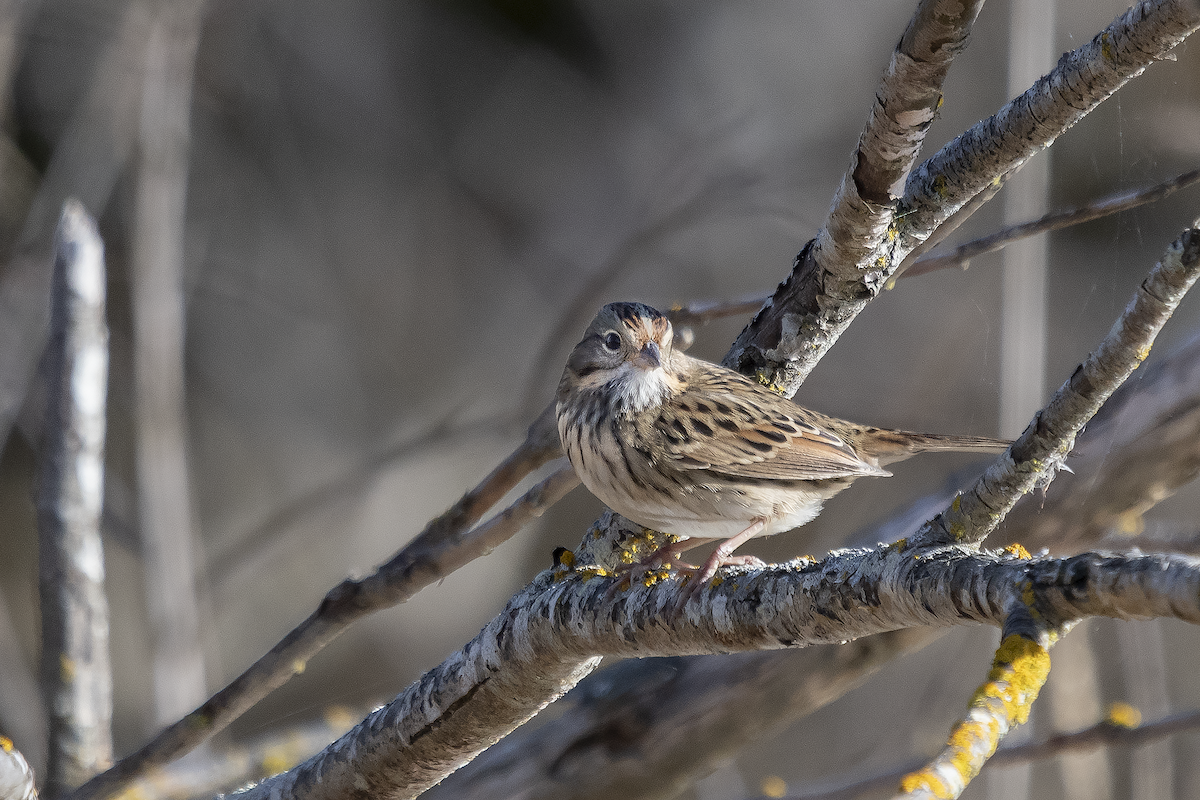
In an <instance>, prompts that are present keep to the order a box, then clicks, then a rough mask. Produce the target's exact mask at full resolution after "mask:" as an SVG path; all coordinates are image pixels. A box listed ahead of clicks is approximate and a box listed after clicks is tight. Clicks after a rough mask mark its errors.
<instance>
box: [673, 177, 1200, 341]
mask: <svg viewBox="0 0 1200 800" xmlns="http://www.w3.org/2000/svg"><path fill="white" fill-rule="evenodd" d="M1197 182H1200V170H1192V171H1191V172H1185V173H1183V174H1182V175H1177V176H1175V177H1174V178H1169V179H1167V180H1165V181H1162V182H1160V183H1156V184H1154V185H1153V186H1147V187H1145V188H1142V189H1137V190H1134V191H1126V192H1117V193H1114V194H1110V195H1106V196H1105V197H1101V198H1099V199H1096V200H1092V201H1091V202H1089V203H1086V204H1084V205H1082V206H1074V207H1072V208H1064V209H1060V210H1058V211H1051V212H1050V213H1049V214H1046V215H1045V216H1043V217H1039V218H1038V219H1035V220H1029V221H1028V222H1022V223H1019V224H1017V225H1011V226H1009V227H1007V228H1003V229H1001V230H999V231H996V232H995V233H990V234H988V235H987V236H981V237H979V238H977V239H972V240H970V241H968V242H963V243H962V244H960V245H958V246H957V247H955V248H954V249H953V250H951V251H950V252H948V253H937V254H932V255H925V253H927V252H928V251H929V250H931V249H932V248H933V247H935V246H936V245H937V244H938V242H940V241H942V237H943V236H944V235H947V234H949V233H951V232H952V231H953V230H954V228H955V227H957V225H958V224H961V223H962V222H965V221H966V219H967V217H969V216H970V214H973V213H974V212H975V211H976V209H977V208H979V207H980V206H982V205H983V204H984V203H985V202H986V201H987V200H990V199H991V198H992V197H993V196H994V194H995V193H994V192H992V191H990V190H989V191H984V192H980V193H979V194H977V195H976V196H975V197H974V198H972V199H971V201H970V202H969V203H968V204H967V205H966V206H964V207H963V208H962V209H961V210H960V211H959V212H958V215H956V216H953V217H951V219H949V220H948V221H947V222H946V223H944V224H943V225H942V226H941V227H939V228H938V229H937V231H936V234H935V235H934V236H930V237H929V238H928V239H926V240H925V242H924V243H923V244H922V245H921V246H920V247H918V248H917V249H915V250H913V251H912V253H910V254H909V255H908V257H907V258H906V259H905V260H904V262H903V263H902V264H901V265H900V268H899V269H897V270H896V272H895V273H894V274H893V275H892V280H903V279H905V278H915V277H917V276H918V275H927V274H929V273H931V272H937V271H940V270H946V269H966V268H967V267H968V266H969V264H970V261H971V259H973V258H976V257H977V256H981V255H985V254H987V253H994V252H996V251H998V250H1002V249H1003V248H1004V247H1005V246H1006V245H1009V244H1012V243H1013V242H1017V241H1020V240H1022V239H1026V238H1029V237H1030V236H1037V235H1038V234H1042V233H1049V232H1051V231H1057V230H1063V229H1064V228H1069V227H1072V226H1074V225H1082V224H1083V223H1085V222H1091V221H1093V220H1096V219H1102V218H1104V217H1107V216H1111V215H1113V214H1119V213H1121V212H1122V211H1128V210H1130V209H1132V208H1137V207H1138V206H1141V205H1145V204H1147V203H1154V202H1157V201H1159V200H1162V199H1163V198H1165V197H1168V196H1170V195H1172V194H1174V193H1175V192H1177V191H1179V190H1180V189H1186V188H1187V187H1189V186H1192V185H1193V184H1195V183H1197ZM1003 183H1004V179H1001V180H1000V181H998V182H997V183H996V185H995V189H996V190H997V191H998V190H999V189H1000V187H1001V186H1002V185H1003ZM926 245H927V246H926ZM910 265H911V266H910ZM769 299H770V296H769V295H767V294H747V295H743V296H742V297H736V298H733V299H730V300H725V299H721V300H694V301H692V302H690V303H683V304H679V305H675V306H672V307H671V309H670V311H669V316H670V318H671V322H672V323H673V324H675V325H676V326H680V325H705V324H707V323H709V322H712V321H713V320H715V319H724V318H726V317H743V316H745V315H747V314H752V313H754V312H755V311H757V310H758V309H760V308H762V307H763V304H765V303H766V302H767V301H768V300H769Z"/></svg>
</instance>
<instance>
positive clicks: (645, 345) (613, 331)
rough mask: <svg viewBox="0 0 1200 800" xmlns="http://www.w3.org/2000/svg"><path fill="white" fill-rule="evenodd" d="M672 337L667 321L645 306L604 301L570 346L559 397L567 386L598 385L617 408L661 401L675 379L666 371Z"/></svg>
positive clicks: (671, 356)
mask: <svg viewBox="0 0 1200 800" xmlns="http://www.w3.org/2000/svg"><path fill="white" fill-rule="evenodd" d="M673 337H674V331H672V329H671V323H670V321H669V320H668V319H667V318H666V316H664V315H663V314H662V313H660V312H659V311H657V310H655V309H653V308H651V307H650V306H647V305H643V304H642V303H609V304H608V305H606V306H605V307H604V308H602V309H600V313H599V314H597V315H596V318H595V319H594V320H592V324H591V325H589V326H588V329H587V332H586V333H585V334H584V336H583V339H582V340H581V341H580V342H579V344H577V345H575V349H574V350H572V351H571V356H570V358H568V359H567V367H566V369H565V370H563V377H562V381H560V382H559V386H558V398H559V400H563V399H565V398H566V397H567V396H569V395H570V394H571V393H572V392H577V391H598V390H603V391H605V392H606V393H608V394H609V396H610V400H611V402H612V404H613V406H614V412H617V413H620V412H622V411H624V412H626V413H629V412H634V411H644V410H645V409H647V408H649V407H650V406H653V405H657V404H658V403H661V402H662V400H663V399H664V398H665V397H667V396H668V395H669V394H670V393H671V392H673V391H675V390H676V389H678V388H679V385H680V383H679V379H678V378H677V377H675V375H674V374H673V371H672V365H673V360H674V353H673V351H672V349H671V344H672V339H673Z"/></svg>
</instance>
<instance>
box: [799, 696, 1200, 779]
mask: <svg viewBox="0 0 1200 800" xmlns="http://www.w3.org/2000/svg"><path fill="white" fill-rule="evenodd" d="M1196 728H1200V711H1188V712H1184V713H1180V714H1172V715H1171V716H1169V717H1164V718H1162V719H1160V720H1158V721H1157V722H1151V723H1148V724H1146V725H1134V726H1129V725H1124V724H1121V723H1119V722H1116V721H1114V720H1113V719H1112V718H1109V719H1106V720H1103V721H1102V722H1098V723H1096V724H1095V725H1092V726H1090V727H1087V728H1084V729H1082V730H1078V731H1074V732H1072V733H1060V734H1057V735H1055V736H1051V737H1049V738H1047V739H1043V740H1042V741H1040V742H1030V743H1029V744H1022V745H1015V746H1012V747H1001V748H1000V749H999V750H997V751H996V753H995V755H993V756H992V757H991V758H990V759H989V760H988V762H987V764H986V765H985V766H984V769H990V768H994V767H1007V766H1012V765H1015V764H1026V763H1029V762H1031V761H1038V760H1042V759H1047V758H1053V757H1055V756H1059V755H1063V754H1064V753H1082V752H1090V751H1093V750H1098V749H1100V748H1102V747H1127V748H1134V747H1140V746H1142V745H1144V744H1147V743H1149V742H1153V741H1158V740H1160V739H1162V738H1164V737H1167V736H1173V735H1175V734H1177V733H1185V732H1187V731H1193V730H1195V729H1196ZM919 766H920V765H919V764H918V763H916V762H914V763H912V764H910V765H909V766H908V767H903V768H896V769H891V770H888V771H887V772H881V773H878V774H876V775H872V776H871V777H868V778H861V779H850V780H833V781H828V782H825V785H824V786H823V787H813V788H811V789H807V790H802V791H800V792H793V793H789V794H788V795H787V796H786V797H785V798H783V800H853V799H854V798H856V797H860V796H862V795H865V794H869V793H873V792H883V791H887V790H889V789H894V788H895V786H896V785H897V784H898V783H899V782H900V779H901V778H902V777H904V776H905V775H906V774H908V773H909V772H911V771H912V770H913V769H916V768H918V767H919Z"/></svg>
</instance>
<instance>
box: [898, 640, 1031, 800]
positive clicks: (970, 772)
mask: <svg viewBox="0 0 1200 800" xmlns="http://www.w3.org/2000/svg"><path fill="white" fill-rule="evenodd" d="M1006 627H1007V626H1006ZM1038 638H1039V639H1041V641H1037V640H1034V639H1030V638H1027V637H1025V636H1022V635H1020V634H1016V633H1010V634H1008V635H1007V636H1005V637H1004V641H1003V642H1002V643H1001V644H1000V648H999V649H998V650H997V651H996V657H995V659H994V660H993V662H992V669H991V672H989V673H988V677H987V680H986V681H985V682H984V683H983V685H981V686H980V687H979V688H978V689H977V690H976V691H975V694H974V696H973V697H972V698H971V702H970V703H968V706H967V708H968V711H967V716H966V717H964V718H963V719H962V720H960V721H959V722H958V723H957V724H956V725H955V726H954V728H953V729H952V730H951V731H950V738H949V740H948V741H947V743H946V747H945V748H944V749H943V750H942V752H941V753H939V754H938V756H937V757H936V758H935V759H933V761H931V762H930V763H929V764H928V765H926V766H925V767H924V768H922V769H920V770H917V771H915V772H912V773H910V774H908V775H906V776H904V778H903V779H902V780H901V781H900V791H902V792H903V793H904V795H905V796H906V797H915V798H929V800H950V798H954V797H958V796H959V795H961V794H962V793H963V790H964V789H966V788H967V784H968V783H970V782H971V780H972V779H973V778H974V777H975V776H976V775H978V774H979V771H980V770H981V769H983V765H984V764H986V763H987V761H988V758H990V757H991V755H992V754H993V753H994V752H996V748H997V747H998V746H999V745H1000V742H1001V741H1002V740H1003V739H1004V737H1005V736H1006V735H1008V732H1009V731H1010V730H1012V729H1013V728H1014V727H1016V726H1017V725H1021V724H1024V723H1025V722H1027V721H1028V720H1029V712H1030V711H1031V710H1032V709H1033V701H1034V700H1036V699H1037V696H1038V692H1040V691H1041V690H1042V687H1043V686H1044V685H1045V684H1046V678H1047V677H1048V676H1049V675H1050V655H1049V653H1048V652H1047V648H1048V647H1049V645H1050V642H1049V641H1047V639H1048V638H1049V637H1046V636H1041V637H1038Z"/></svg>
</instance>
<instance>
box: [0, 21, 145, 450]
mask: <svg viewBox="0 0 1200 800" xmlns="http://www.w3.org/2000/svg"><path fill="white" fill-rule="evenodd" d="M147 28H148V19H147V13H146V7H145V4H144V2H143V0H132V1H131V2H130V3H129V4H128V5H127V6H126V7H125V10H124V13H123V15H122V17H121V22H120V25H119V27H118V28H117V31H116V33H115V34H114V35H113V38H112V40H111V41H110V42H109V44H108V45H107V46H106V47H105V49H104V53H103V55H102V56H101V57H100V59H99V62H98V63H97V66H96V69H95V77H94V78H93V80H92V83H91V86H90V87H89V88H88V92H87V95H86V96H85V98H84V99H83V101H82V102H80V104H79V105H78V107H76V109H75V111H74V113H73V115H72V117H71V119H70V121H69V122H68V124H67V127H66V129H65V131H64V132H63V134H62V136H61V137H60V138H59V140H58V142H57V143H56V145H55V148H54V154H53V156H52V157H51V160H50V165H49V167H48V168H47V169H46V173H45V175H44V176H43V177H42V181H41V184H40V185H39V186H38V189H37V193H36V194H35V195H34V197H33V199H32V201H31V205H30V207H29V210H28V214H27V215H26V217H25V224H24V227H23V229H22V231H21V235H20V237H19V239H18V242H17V245H16V247H15V248H14V252H13V253H12V254H10V261H9V264H8V266H7V269H6V270H5V272H4V275H3V278H2V279H0V449H2V448H3V446H4V442H6V441H7V440H8V435H9V433H10V432H11V431H12V425H13V420H14V419H15V418H16V415H17V412H18V411H19V410H20V408H21V405H22V404H23V403H24V402H25V397H26V396H27V395H28V393H29V383H30V380H31V378H32V377H33V374H34V370H35V366H36V364H37V359H38V356H39V355H40V354H41V352H42V349H43V347H44V346H45V340H46V313H45V309H46V308H48V307H49V305H50V269H49V265H50V263H51V236H52V234H53V231H54V226H55V224H56V222H57V220H58V215H59V212H60V211H61V209H62V206H63V203H64V202H65V201H66V199H67V197H68V196H73V197H77V198H79V200H80V202H82V203H83V205H84V206H85V207H86V208H90V209H92V210H93V211H94V212H95V213H96V214H98V215H99V214H101V213H102V212H103V210H104V209H105V207H107V205H108V199H109V196H110V195H111V193H112V189H113V186H114V185H115V184H116V180H117V176H118V175H119V174H120V172H121V169H122V167H123V166H124V164H125V161H126V160H127V159H128V157H129V153H130V150H131V148H132V145H133V139H134V136H135V130H136V128H135V126H136V124H137V119H138V111H137V109H138V107H139V104H140V102H141V85H142V81H141V71H140V69H138V68H136V67H135V66H131V63H130V59H129V58H128V57H127V56H128V54H129V53H130V52H141V49H142V48H143V47H144V45H145V41H146V32H147Z"/></svg>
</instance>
